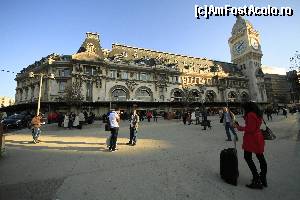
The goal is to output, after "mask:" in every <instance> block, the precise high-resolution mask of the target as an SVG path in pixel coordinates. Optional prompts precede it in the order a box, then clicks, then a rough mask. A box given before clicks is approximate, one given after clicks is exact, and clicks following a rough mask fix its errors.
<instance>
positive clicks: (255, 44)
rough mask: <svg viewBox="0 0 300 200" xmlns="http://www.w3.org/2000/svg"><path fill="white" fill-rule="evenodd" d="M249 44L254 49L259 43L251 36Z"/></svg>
mask: <svg viewBox="0 0 300 200" xmlns="http://www.w3.org/2000/svg"><path fill="white" fill-rule="evenodd" d="M251 46H252V47H253V48H254V49H258V47H259V44H258V41H257V39H254V38H251Z"/></svg>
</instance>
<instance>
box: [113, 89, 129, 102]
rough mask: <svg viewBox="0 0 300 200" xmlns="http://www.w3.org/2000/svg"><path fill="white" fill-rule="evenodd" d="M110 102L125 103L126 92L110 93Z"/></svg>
mask: <svg viewBox="0 0 300 200" xmlns="http://www.w3.org/2000/svg"><path fill="white" fill-rule="evenodd" d="M112 100H113V101H126V100H127V95H126V91H125V90H123V89H115V90H113V92H112Z"/></svg>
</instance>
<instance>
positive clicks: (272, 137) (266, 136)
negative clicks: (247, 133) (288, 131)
mask: <svg viewBox="0 0 300 200" xmlns="http://www.w3.org/2000/svg"><path fill="white" fill-rule="evenodd" d="M263 122H264V124H265V126H266V129H265V130H263V129H260V131H261V133H262V135H263V136H264V140H275V139H276V135H275V134H274V133H273V131H272V130H271V129H270V128H269V127H268V126H267V123H266V122H265V120H264V119H263Z"/></svg>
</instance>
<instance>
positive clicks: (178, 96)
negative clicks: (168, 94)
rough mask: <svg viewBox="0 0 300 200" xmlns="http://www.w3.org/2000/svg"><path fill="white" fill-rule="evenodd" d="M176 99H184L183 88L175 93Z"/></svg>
mask: <svg viewBox="0 0 300 200" xmlns="http://www.w3.org/2000/svg"><path fill="white" fill-rule="evenodd" d="M173 97H174V101H182V98H183V93H182V91H181V90H176V91H174V93H173Z"/></svg>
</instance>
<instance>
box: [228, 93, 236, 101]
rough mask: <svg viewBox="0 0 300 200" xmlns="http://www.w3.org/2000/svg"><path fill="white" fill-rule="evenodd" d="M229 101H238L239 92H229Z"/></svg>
mask: <svg viewBox="0 0 300 200" xmlns="http://www.w3.org/2000/svg"><path fill="white" fill-rule="evenodd" d="M228 101H229V102H236V101H237V94H236V93H235V92H233V91H231V92H229V93H228Z"/></svg>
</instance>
